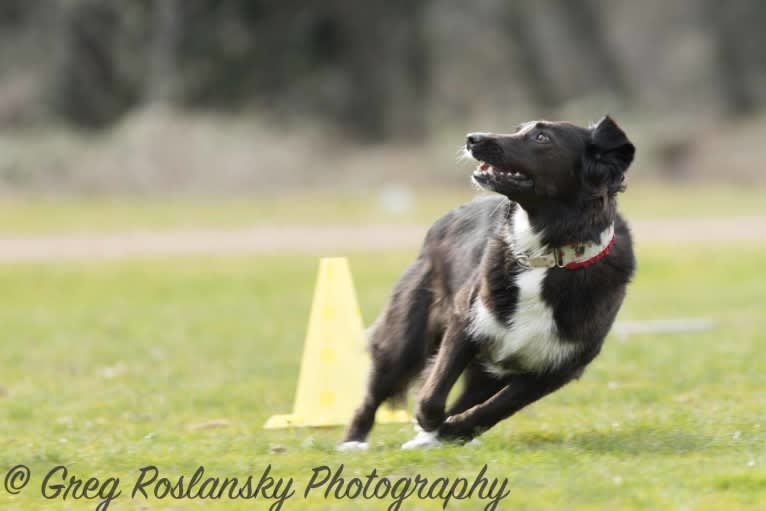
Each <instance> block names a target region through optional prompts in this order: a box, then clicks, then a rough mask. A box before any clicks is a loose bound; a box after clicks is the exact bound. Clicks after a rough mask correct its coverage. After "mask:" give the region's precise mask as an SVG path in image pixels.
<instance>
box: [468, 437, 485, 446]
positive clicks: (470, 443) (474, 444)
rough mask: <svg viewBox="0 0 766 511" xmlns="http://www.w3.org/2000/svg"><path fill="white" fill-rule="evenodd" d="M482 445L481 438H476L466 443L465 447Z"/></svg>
mask: <svg viewBox="0 0 766 511" xmlns="http://www.w3.org/2000/svg"><path fill="white" fill-rule="evenodd" d="M480 445H481V440H479V439H478V438H474V439H473V440H471V441H470V442H466V443H465V447H479V446H480Z"/></svg>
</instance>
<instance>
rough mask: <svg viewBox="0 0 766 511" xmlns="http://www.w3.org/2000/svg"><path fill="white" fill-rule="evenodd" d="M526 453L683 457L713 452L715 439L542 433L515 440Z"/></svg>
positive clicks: (684, 434) (639, 431)
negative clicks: (563, 450)
mask: <svg viewBox="0 0 766 511" xmlns="http://www.w3.org/2000/svg"><path fill="white" fill-rule="evenodd" d="M513 441H514V443H516V444H518V445H519V446H520V447H521V448H523V449H528V450H540V449H546V448H559V447H574V448H579V449H583V450H587V451H592V452H597V453H606V454H628V455H638V454H683V453H687V452H696V451H701V450H707V449H709V448H710V445H711V443H712V439H711V438H709V437H706V436H704V435H702V434H698V433H694V432H692V431H682V430H678V431H667V430H661V429H651V428H636V429H629V430H615V431H588V432H577V433H567V432H540V433H524V434H520V435H514V436H513Z"/></svg>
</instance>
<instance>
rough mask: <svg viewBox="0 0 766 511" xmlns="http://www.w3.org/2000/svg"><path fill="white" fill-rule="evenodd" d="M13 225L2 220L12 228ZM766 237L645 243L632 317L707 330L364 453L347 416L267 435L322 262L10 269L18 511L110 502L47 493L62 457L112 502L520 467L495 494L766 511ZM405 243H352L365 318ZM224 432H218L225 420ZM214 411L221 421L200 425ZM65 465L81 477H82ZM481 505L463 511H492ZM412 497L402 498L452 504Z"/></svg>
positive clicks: (632, 352)
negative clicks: (423, 444) (198, 473)
mask: <svg viewBox="0 0 766 511" xmlns="http://www.w3.org/2000/svg"><path fill="white" fill-rule="evenodd" d="M5 225H8V222H7V221H6V224H5ZM764 255H766V247H764V246H759V245H753V244H751V245H747V244H746V245H744V246H738V247H737V250H736V251H732V250H729V249H727V248H725V247H716V246H703V245H693V246H689V247H664V248H663V247H658V246H643V247H639V258H640V270H639V273H638V275H637V278H636V280H635V282H634V284H633V285H632V287H631V289H630V291H629V298H628V300H627V302H626V304H625V307H624V309H623V312H622V313H621V318H622V319H651V318H667V317H709V318H713V319H714V320H715V321H716V328H715V329H714V330H712V331H709V332H703V333H699V332H698V333H688V334H673V335H659V334H657V335H637V336H633V337H630V338H628V339H618V338H616V337H611V338H610V339H609V340H608V341H607V344H606V346H605V349H604V351H603V352H602V355H601V356H600V357H599V358H598V359H597V360H596V362H595V363H594V364H593V365H592V366H591V367H590V368H589V370H588V371H587V372H586V374H585V376H584V377H583V378H582V379H581V380H580V381H578V382H576V383H574V384H572V385H570V386H568V387H566V388H565V389H564V390H562V391H561V392H559V393H557V394H555V395H553V396H551V397H549V398H547V399H545V400H543V401H542V402H540V403H538V404H535V405H534V406H532V407H530V408H528V409H526V410H524V411H523V412H521V413H519V414H518V415H517V416H515V417H513V418H511V419H510V420H507V421H505V422H503V423H502V424H501V425H500V426H498V427H497V428H495V429H493V430H492V431H491V432H489V433H488V434H487V435H485V436H484V437H483V444H482V445H481V446H478V447H445V448H441V449H437V450H431V451H423V452H402V451H400V450H398V446H399V445H400V444H401V442H403V441H405V440H407V439H408V438H410V436H411V434H412V432H411V428H410V426H401V425H389V426H379V427H377V428H376V429H375V430H374V432H373V436H372V437H371V440H372V444H371V450H370V452H368V453H364V454H351V453H346V454H339V453H336V452H334V450H333V447H334V444H335V443H336V441H337V440H338V439H339V436H340V434H341V431H340V430H339V429H326V430H297V431H268V432H267V431H263V430H262V429H261V425H262V424H263V422H264V421H265V419H266V418H267V417H268V416H269V415H270V414H273V413H278V412H286V411H289V409H290V406H291V403H292V399H293V393H294V390H295V382H296V376H297V370H298V364H299V358H300V349H301V345H302V342H303V335H304V333H305V332H304V331H305V327H306V322H307V315H308V311H309V306H310V298H311V293H312V288H313V284H314V279H315V272H316V261H315V260H314V259H312V258H308V257H299V256H283V257H249V258H245V257H222V258H183V257H181V258H175V259H166V260H144V261H128V262H111V263H98V264H92V263H88V264H84V263H83V264H74V263H72V264H58V265H10V266H0V289H2V290H3V292H2V294H0V325H2V328H1V329H0V346H2V351H1V352H0V471H3V472H2V473H0V476H4V471H5V470H7V468H8V467H10V466H12V465H16V464H19V463H23V464H26V465H29V467H30V469H31V470H32V479H31V483H30V484H29V486H28V487H27V489H26V490H24V491H23V492H22V493H20V494H19V495H17V496H13V497H12V496H10V495H8V493H7V492H6V491H5V490H4V489H3V488H2V487H0V508H2V509H18V510H27V509H95V508H96V505H97V503H98V501H99V499H95V500H88V501H84V500H73V499H72V498H71V496H70V497H69V498H67V499H66V500H65V501H62V499H61V497H59V498H57V499H53V500H44V499H43V498H41V496H40V485H41V484H42V478H43V474H44V473H45V472H46V471H47V470H49V469H50V468H52V467H53V466H55V465H58V464H63V465H66V466H67V467H68V469H69V470H70V471H71V473H73V474H76V475H78V476H80V477H83V478H87V477H90V476H96V477H99V478H101V479H102V480H103V479H105V478H107V477H109V476H119V477H120V478H121V480H122V483H121V485H120V487H121V488H122V490H123V495H122V496H121V497H119V498H117V499H116V500H115V501H114V502H113V503H112V504H111V506H110V507H109V509H117V510H121V509H227V510H228V509H264V510H265V509H268V508H269V506H270V505H271V504H272V503H273V501H266V500H255V501H250V502H248V501H229V500H223V501H214V502H210V501H190V500H178V501H174V500H162V501H158V500H149V501H145V500H143V499H142V498H138V499H135V500H131V499H129V498H128V495H127V494H128V493H129V491H130V488H131V485H132V482H133V481H134V480H135V479H136V477H137V474H138V468H139V467H143V466H146V465H157V466H158V467H159V469H160V471H161V473H162V475H164V476H168V477H171V478H177V477H178V476H180V475H186V477H187V479H188V477H190V476H191V474H192V473H193V472H194V470H195V469H196V468H197V467H198V466H199V465H204V466H205V469H206V471H207V473H208V474H209V475H218V476H221V477H223V476H240V477H245V476H246V475H248V474H254V475H255V476H256V477H257V476H259V475H260V474H261V472H262V471H263V469H264V467H265V466H266V465H268V464H271V465H272V469H273V475H275V476H282V477H289V476H291V477H293V478H294V479H295V486H296V490H297V493H296V495H295V496H293V497H292V498H290V499H289V500H287V501H286V502H285V503H284V506H283V507H282V509H287V510H290V509H307V508H311V509H360V508H361V509H368V508H369V509H385V508H387V507H388V506H389V505H390V504H391V503H392V501H393V499H392V498H386V499H383V500H379V501H376V500H371V501H365V500H357V501H356V502H350V501H348V500H341V501H337V500H334V499H329V500H325V499H324V498H323V497H322V495H321V493H314V494H312V495H310V496H309V498H308V499H307V500H304V498H303V495H302V490H303V487H304V486H305V485H306V484H307V482H308V480H309V478H310V476H311V473H312V472H311V470H312V468H313V467H315V466H318V465H328V466H330V467H337V466H338V465H340V464H341V463H343V464H345V472H344V475H345V476H348V477H351V476H353V475H358V476H364V475H366V474H368V473H369V472H370V471H371V470H372V469H373V468H375V469H377V471H378V473H379V474H381V475H386V476H389V477H392V478H394V477H400V476H406V475H414V474H416V473H420V474H422V475H423V476H427V477H429V478H432V479H433V478H437V477H451V478H453V477H456V476H463V477H469V478H472V477H474V475H475V474H476V473H477V472H478V470H479V469H480V468H481V467H482V466H483V465H484V464H487V466H488V472H487V475H488V476H490V477H499V478H504V477H507V478H508V488H509V489H510V494H509V495H508V497H507V498H505V499H503V500H502V501H501V503H500V505H499V507H498V509H530V510H547V509H550V510H561V509H688V510H706V509H709V510H718V509H752V510H760V509H763V508H764V505H765V504H766V371H764V363H763V360H764V359H763V347H764V344H765V343H766V333H765V332H766V315H765V314H764V310H766V286H765V285H764V281H763V270H762V268H763V261H764ZM411 256H412V254H411V253H384V254H367V253H354V254H350V260H351V265H352V270H353V272H354V276H355V281H356V287H357V293H358V295H359V298H360V301H361V305H362V310H363V314H364V317H365V319H366V320H368V321H370V320H372V319H373V318H374V316H375V314H376V313H377V311H378V310H379V309H380V307H381V305H382V304H383V303H384V300H385V299H386V296H387V293H388V292H389V289H390V286H391V284H392V282H393V281H394V279H395V278H396V277H397V275H398V274H399V272H400V271H401V270H402V268H403V267H404V265H405V264H406V263H407V261H408V260H409V259H410V258H411ZM216 425H217V426H218V427H212V426H216ZM206 426H211V427H206ZM70 475H71V474H70ZM485 504H486V502H485V501H482V500H481V499H472V500H466V501H452V502H450V503H449V505H448V507H447V509H482V508H483V507H484V506H485ZM441 508H442V501H441V500H418V499H416V498H414V497H413V498H410V499H408V500H405V501H404V502H403V503H402V506H401V509H404V510H416V509H441Z"/></svg>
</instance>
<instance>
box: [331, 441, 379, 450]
mask: <svg viewBox="0 0 766 511" xmlns="http://www.w3.org/2000/svg"><path fill="white" fill-rule="evenodd" d="M369 447H370V446H369V445H367V442H357V441H356V440H349V441H348V442H343V443H342V444H338V445H337V446H336V447H335V450H336V451H338V452H359V451H366V450H367V449H369Z"/></svg>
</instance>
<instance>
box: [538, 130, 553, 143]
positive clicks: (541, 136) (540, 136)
mask: <svg viewBox="0 0 766 511" xmlns="http://www.w3.org/2000/svg"><path fill="white" fill-rule="evenodd" d="M550 141H551V139H550V137H549V136H548V135H546V134H545V133H543V132H542V131H541V132H540V133H538V134H537V135H535V142H538V143H540V144H547V143H548V142H550Z"/></svg>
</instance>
